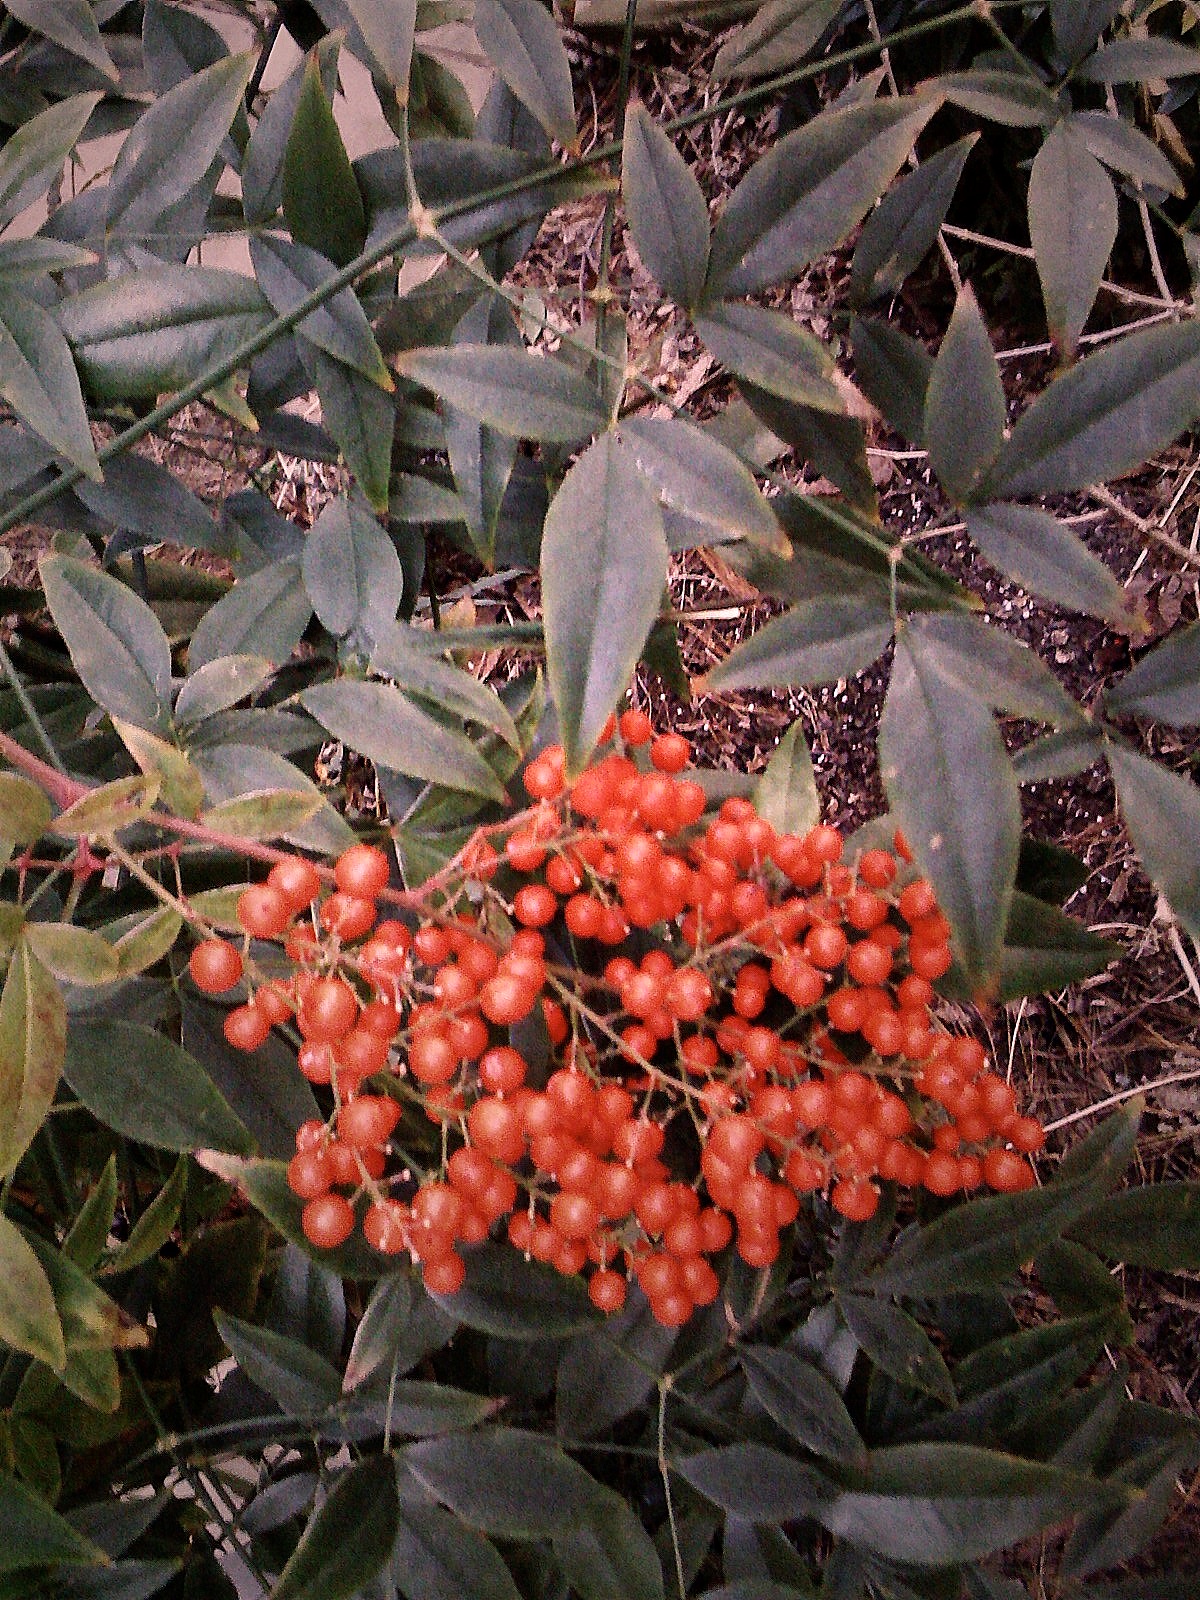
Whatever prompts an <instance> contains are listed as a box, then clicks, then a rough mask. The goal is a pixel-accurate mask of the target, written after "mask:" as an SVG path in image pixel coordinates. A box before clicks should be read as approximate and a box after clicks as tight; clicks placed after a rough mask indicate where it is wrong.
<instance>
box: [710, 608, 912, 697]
mask: <svg viewBox="0 0 1200 1600" xmlns="http://www.w3.org/2000/svg"><path fill="white" fill-rule="evenodd" d="M891 635H892V618H891V615H890V613H889V611H888V606H887V602H886V600H885V599H884V598H882V597H879V596H874V595H865V596H863V597H862V598H861V599H858V598H854V599H840V598H827V597H824V596H822V597H821V598H820V599H817V600H808V601H801V603H800V604H799V605H798V606H793V607H792V609H791V610H790V611H785V612H784V614H783V615H782V616H781V617H775V618H774V619H773V620H772V621H771V622H768V623H767V624H766V626H765V627H763V628H759V629H758V631H757V632H756V633H753V634H751V636H750V638H749V639H747V640H746V641H745V643H744V644H741V645H739V646H738V647H737V649H735V650H733V651H731V652H730V654H729V655H728V656H726V657H725V660H724V661H722V662H720V663H719V664H718V665H717V666H716V667H714V669H713V670H712V672H710V673H709V674H708V676H707V678H706V679H705V682H706V683H707V684H708V685H709V686H710V687H711V688H713V689H744V688H749V687H754V688H763V687H765V686H767V685H770V684H787V683H832V682H835V681H836V680H837V679H839V678H852V677H853V676H854V674H855V673H856V672H861V671H862V670H863V668H864V667H868V666H870V664H871V662H872V661H874V660H876V659H877V658H878V657H879V655H880V654H881V653H882V651H883V649H884V647H885V646H886V645H887V642H888V640H889V639H890V638H891Z"/></svg>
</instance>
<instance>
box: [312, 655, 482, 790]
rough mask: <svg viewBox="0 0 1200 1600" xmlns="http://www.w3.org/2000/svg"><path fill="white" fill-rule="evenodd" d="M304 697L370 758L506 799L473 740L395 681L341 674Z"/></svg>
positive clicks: (335, 730) (398, 769) (339, 734)
mask: <svg viewBox="0 0 1200 1600" xmlns="http://www.w3.org/2000/svg"><path fill="white" fill-rule="evenodd" d="M300 700H301V704H302V705H303V706H304V708H305V710H306V711H309V712H311V713H312V715H313V716H314V717H316V719H317V721H318V722H319V723H320V724H321V726H322V727H323V728H327V729H328V730H329V732H330V733H331V734H332V735H333V737H334V738H335V739H341V740H342V741H343V743H345V744H347V745H349V746H350V748H351V749H353V750H356V751H357V752H358V753H359V755H361V756H366V758H367V760H368V761H374V762H377V763H378V764H379V765H380V766H383V767H390V768H391V770H392V771H393V772H402V773H404V774H405V775H406V776H407V777H411V778H420V779H422V780H423V781H425V782H426V783H440V784H444V785H445V786H446V787H447V788H449V789H464V790H466V791H467V793H468V794H482V795H487V796H488V798H489V799H493V800H499V799H501V798H502V797H503V792H504V791H503V789H502V788H501V785H500V782H499V780H498V779H497V777H496V775H495V773H494V772H493V771H492V769H491V768H490V767H489V766H488V764H487V762H486V761H485V760H484V759H483V757H482V756H481V755H480V754H479V753H478V752H477V751H476V749H475V747H474V746H473V745H472V744H471V742H470V741H469V740H468V739H467V738H465V737H464V736H463V735H462V734H460V733H454V732H453V731H452V730H451V729H449V728H445V727H443V726H442V724H441V723H440V722H436V721H435V720H434V719H433V717H431V716H429V715H427V713H426V712H424V711H422V710H421V709H420V708H419V707H418V706H416V705H414V703H413V702H412V701H411V700H410V699H408V697H407V696H406V695H403V694H401V692H400V690H399V689H395V688H393V687H392V685H391V684H390V683H364V682H362V681H361V680H357V679H352V678H338V679H336V680H335V681H334V682H331V683H316V684H313V685H312V687H311V688H309V689H305V690H304V691H303V692H302V694H301V696H300Z"/></svg>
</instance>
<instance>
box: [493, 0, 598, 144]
mask: <svg viewBox="0 0 1200 1600" xmlns="http://www.w3.org/2000/svg"><path fill="white" fill-rule="evenodd" d="M474 28H475V37H476V38H477V39H478V40H479V43H480V45H481V47H482V49H483V53H484V54H485V55H486V56H487V58H488V60H489V61H490V62H491V63H492V65H493V66H494V67H495V69H496V71H497V72H498V73H499V74H500V76H501V78H503V80H504V82H505V83H506V84H507V85H508V87H509V88H510V89H511V90H512V92H513V94H514V95H516V97H517V99H518V100H519V101H520V102H521V104H522V105H523V106H527V107H528V108H529V110H530V111H531V112H532V113H533V115H534V116H535V117H536V118H537V120H538V122H539V123H540V124H541V125H542V127H543V128H544V129H545V130H546V132H547V133H548V134H549V135H550V137H551V138H552V139H555V140H557V141H558V143H559V144H561V145H562V146H563V147H564V149H568V150H569V149H572V148H573V147H574V145H575V142H576V133H575V98H574V95H573V93H572V90H571V63H570V62H569V61H568V59H567V52H566V49H565V47H564V45H563V42H562V35H561V34H560V33H559V31H558V24H557V23H556V22H555V20H554V18H553V17H552V16H551V15H550V13H549V12H548V11H547V10H546V8H545V7H544V6H541V5H538V3H537V0H475V15H474Z"/></svg>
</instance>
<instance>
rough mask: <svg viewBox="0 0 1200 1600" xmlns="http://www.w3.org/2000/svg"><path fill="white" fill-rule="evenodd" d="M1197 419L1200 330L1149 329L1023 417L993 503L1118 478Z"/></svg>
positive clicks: (995, 478)
mask: <svg viewBox="0 0 1200 1600" xmlns="http://www.w3.org/2000/svg"><path fill="white" fill-rule="evenodd" d="M1197 416H1200V323H1196V322H1190V321H1189V322H1180V323H1170V324H1168V325H1166V326H1163V327H1156V328H1144V329H1142V330H1141V331H1140V332H1138V333H1131V334H1129V335H1127V336H1126V337H1125V338H1123V339H1120V340H1117V341H1115V342H1114V343H1112V344H1110V345H1108V346H1107V347H1106V348H1105V349H1103V350H1101V351H1099V352H1098V353H1097V354H1096V355H1093V356H1088V357H1087V359H1086V360H1084V361H1081V362H1079V363H1078V364H1077V365H1076V366H1074V367H1072V368H1071V370H1070V371H1069V372H1067V373H1064V374H1063V376H1062V377H1061V378H1057V379H1056V380H1055V381H1054V382H1053V383H1052V384H1051V385H1050V387H1049V388H1048V389H1046V390H1044V391H1043V393H1042V394H1041V395H1039V397H1038V398H1037V400H1036V401H1035V402H1034V403H1033V405H1031V406H1030V407H1029V409H1028V411H1026V412H1025V414H1024V415H1023V416H1022V417H1021V419H1020V421H1019V422H1018V423H1017V425H1016V427H1015V428H1014V429H1013V431H1012V433H1011V435H1010V436H1009V439H1008V442H1007V444H1006V445H1005V446H1004V448H1003V450H1002V451H1001V452H1000V457H999V460H998V461H997V462H996V465H995V467H994V468H993V469H992V471H991V472H990V473H989V475H988V480H987V485H986V490H987V493H988V494H989V495H993V496H997V497H999V496H1005V495H1031V494H1054V493H1058V492H1059V491H1061V490H1066V489H1081V488H1086V486H1087V485H1088V484H1092V483H1102V482H1103V481H1104V480H1105V479H1106V478H1117V477H1120V476H1121V474H1122V473H1125V472H1129V471H1130V470H1131V469H1132V468H1133V467H1138V466H1140V465H1141V464H1142V462H1143V461H1145V460H1146V459H1147V457H1148V456H1152V455H1154V454H1156V453H1157V452H1158V451H1159V450H1161V449H1163V448H1164V446H1166V445H1168V444H1170V442H1171V441H1172V439H1174V438H1175V437H1176V435H1177V434H1179V433H1180V432H1182V430H1183V429H1184V428H1186V427H1188V426H1189V425H1190V424H1191V423H1192V422H1193V421H1194V420H1195V418H1196V417H1197Z"/></svg>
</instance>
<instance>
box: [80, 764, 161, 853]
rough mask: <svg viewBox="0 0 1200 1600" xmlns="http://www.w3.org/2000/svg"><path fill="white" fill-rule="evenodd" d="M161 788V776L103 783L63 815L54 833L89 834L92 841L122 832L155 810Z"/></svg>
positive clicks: (144, 776) (143, 776) (121, 779)
mask: <svg viewBox="0 0 1200 1600" xmlns="http://www.w3.org/2000/svg"><path fill="white" fill-rule="evenodd" d="M161 787H162V783H161V779H160V778H159V777H158V776H157V775H155V776H153V777H151V776H148V775H146V774H143V775H142V776H141V777H137V778H118V779H117V780H116V781H115V782H114V783H106V784H103V785H101V787H100V788H99V789H93V790H92V792H91V794H85V795H84V796H83V798H82V800H76V802H75V804H74V805H73V806H68V807H67V809H66V810H65V811H63V812H61V813H60V814H59V815H58V816H57V817H56V818H55V819H54V831H55V833H66V834H76V835H79V834H86V835H87V836H88V837H89V838H95V837H96V835H97V834H101V833H119V832H120V831H121V829H122V828H128V827H130V826H131V825H132V824H133V823H135V822H140V821H141V820H142V818H143V817H145V816H146V815H147V814H148V813H149V812H150V811H151V810H153V807H154V802H155V801H156V800H157V799H158V793H159V789H160V788H161Z"/></svg>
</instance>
